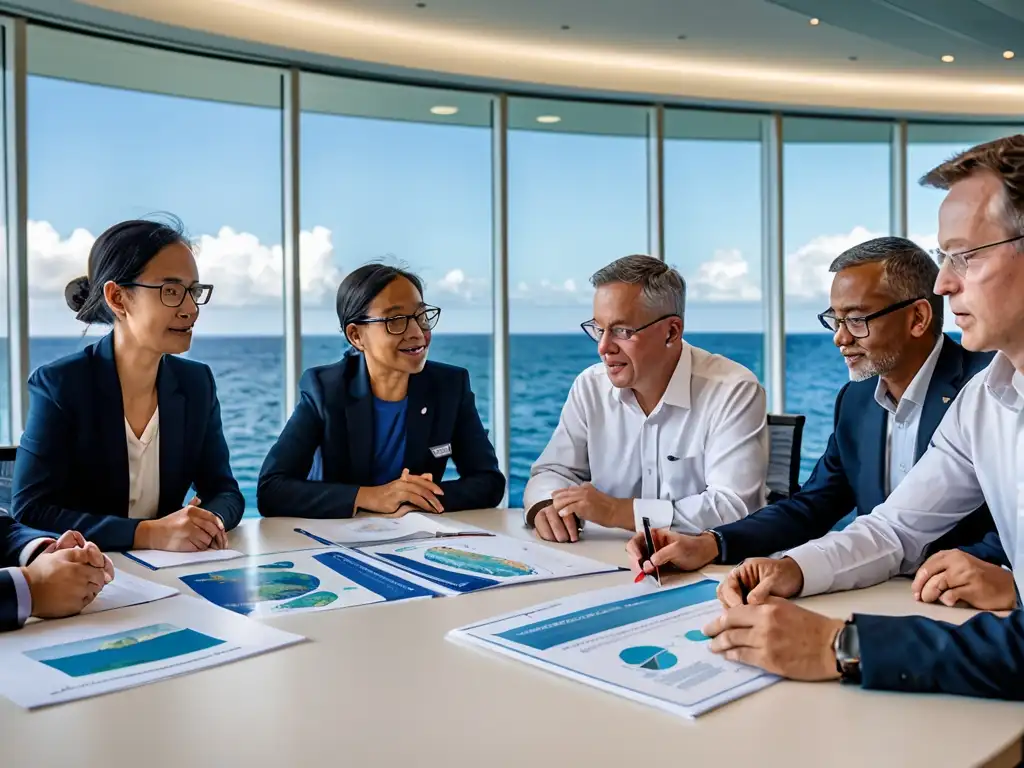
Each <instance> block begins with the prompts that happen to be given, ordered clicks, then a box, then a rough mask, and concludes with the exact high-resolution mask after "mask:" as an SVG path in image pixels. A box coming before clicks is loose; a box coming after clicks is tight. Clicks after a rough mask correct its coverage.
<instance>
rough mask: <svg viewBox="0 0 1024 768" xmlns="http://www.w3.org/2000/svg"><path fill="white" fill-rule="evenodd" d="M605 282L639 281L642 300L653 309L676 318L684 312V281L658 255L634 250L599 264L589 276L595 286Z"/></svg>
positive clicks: (633, 282)
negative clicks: (656, 256)
mask: <svg viewBox="0 0 1024 768" xmlns="http://www.w3.org/2000/svg"><path fill="white" fill-rule="evenodd" d="M609 283H627V284H629V285H639V286H640V287H641V289H642V295H643V298H644V301H645V302H646V303H647V306H648V307H649V308H650V309H653V310H654V311H655V312H668V313H672V314H676V315H679V317H680V318H682V317H683V316H684V315H685V314H686V281H685V280H683V276H682V275H680V274H679V273H678V272H677V271H676V270H675V269H674V268H672V267H670V266H669V265H668V264H666V263H665V262H663V261H662V260H661V259H656V258H654V257H653V256H648V255H646V254H643V253H634V254H632V255H630V256H623V257H622V258H621V259H616V260H615V261H613V262H612V263H611V264H608V265H607V266H604V267H601V269H599V270H597V272H595V273H594V274H593V275H591V277H590V284H591V285H593V286H594V287H595V288H600V287H601V286H602V285H608V284H609Z"/></svg>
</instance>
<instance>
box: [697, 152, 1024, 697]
mask: <svg viewBox="0 0 1024 768" xmlns="http://www.w3.org/2000/svg"><path fill="white" fill-rule="evenodd" d="M922 182H923V183H924V184H927V185H929V186H933V187H938V188H939V189H944V190H947V194H946V197H945V199H944V200H943V202H942V206H941V207H940V209H939V244H940V246H941V251H940V252H939V254H938V258H939V264H940V270H939V277H938V279H937V280H936V281H935V292H936V293H938V294H941V295H944V296H949V306H950V309H951V310H952V311H953V314H954V315H955V316H956V324H957V325H958V326H959V327H960V329H961V330H962V331H963V339H962V341H963V345H964V347H965V348H967V349H972V350H994V351H995V352H996V356H995V358H994V359H993V360H992V363H991V364H990V365H989V367H988V368H987V369H986V370H985V371H984V372H982V373H980V374H978V375H977V376H975V377H974V378H973V379H971V381H970V382H969V383H968V384H967V386H966V387H964V389H963V391H961V393H960V395H959V396H958V397H957V398H956V400H955V401H954V402H953V403H952V404H951V405H950V407H949V412H948V413H947V414H946V416H945V417H944V418H943V420H942V423H941V424H940V425H939V428H938V429H937V430H936V431H935V435H934V436H933V437H932V441H931V446H930V447H929V449H928V451H927V452H926V453H925V455H924V456H922V457H921V460H920V461H919V462H918V463H917V464H916V465H915V466H914V468H913V469H912V470H911V472H910V474H908V475H907V477H906V478H905V479H904V481H903V482H902V483H900V485H899V487H898V488H896V489H895V490H894V491H893V492H892V495H890V496H889V498H888V499H887V500H886V501H885V502H884V503H883V504H881V505H879V506H878V507H876V508H875V509H873V510H872V511H871V513H870V514H867V515H861V516H860V517H858V518H857V519H856V520H855V521H854V522H853V523H851V524H850V525H849V526H847V527H846V528H845V529H844V530H842V531H833V532H831V533H829V534H828V535H826V536H823V537H822V538H820V539H818V540H817V541H812V542H809V543H807V544H804V545H802V546H799V547H797V548H796V549H792V550H789V551H788V552H786V553H785V555H784V556H782V557H780V558H777V559H766V558H754V559H752V560H748V561H746V562H745V563H743V564H741V565H740V566H738V567H737V568H736V569H735V570H733V571H732V573H731V574H729V576H728V577H727V578H726V580H725V581H724V582H722V584H721V586H720V588H719V598H720V599H721V600H722V602H723V603H724V604H725V606H726V611H725V613H724V614H723V615H722V616H721V617H720V618H718V619H716V620H715V621H714V622H712V623H711V625H709V626H708V627H706V628H705V632H706V633H707V634H708V635H711V636H713V638H714V639H713V640H712V644H711V650H713V651H715V652H717V653H722V654H724V655H725V656H726V657H727V658H730V659H733V660H736V661H741V662H744V663H747V664H752V665H754V666H758V667H762V668H764V669H767V670H769V671H771V672H774V673H777V674H780V675H783V676H786V677H792V678H797V679H801V680H825V679H840V678H842V679H844V680H847V681H850V682H857V683H860V684H861V685H862V686H863V687H865V688H879V689H888V690H897V691H914V692H919V693H955V694H963V695H968V696H986V697H993V698H1005V699H1016V700H1020V699H1024V663H1022V659H1024V611H1022V610H1020V601H1019V600H1018V601H1017V605H1015V606H1014V608H1015V610H1013V611H1012V612H1011V613H1010V614H1009V615H1008V616H1006V617H1001V616H997V615H995V614H993V613H980V614H978V615H977V616H974V617H973V618H971V619H969V620H967V621H966V622H964V623H963V624H961V625H959V626H957V625H955V624H949V623H945V622H940V621H933V620H931V619H926V618H924V617H921V616H906V617H902V616H868V615H856V614H855V615H853V616H852V617H849V618H847V619H846V620H843V619H833V618H830V617H826V616H821V615H819V614H817V613H814V612H812V611H808V610H806V609H804V608H800V607H798V606H796V605H793V604H792V603H789V602H787V601H786V600H783V599H779V598H786V597H792V596H796V595H814V594H818V593H820V592H829V591H837V590H843V589H855V588H858V587H866V586H868V585H870V584H877V583H878V582H881V581H885V580H886V579H888V578H890V577H892V576H894V575H896V574H898V573H901V572H903V571H904V570H905V569H906V568H907V567H908V565H909V564H912V563H914V562H916V561H917V559H918V558H919V557H920V554H921V552H922V551H924V549H925V547H927V546H928V544H930V543H931V542H932V541H934V540H935V539H937V538H938V537H940V536H942V535H943V534H944V533H945V532H946V531H948V530H950V529H951V528H953V526H955V525H956V524H957V523H958V522H959V521H960V520H962V519H963V518H964V517H966V516H967V515H968V514H970V513H971V511H972V510H974V509H975V508H976V507H977V506H978V505H979V504H981V503H982V502H985V503H987V504H988V507H989V509H990V510H991V512H992V518H993V520H994V521H995V525H996V529H997V530H998V531H999V538H1000V540H1001V541H1002V545H1003V549H1004V550H1005V551H1006V554H1007V555H1008V557H1009V560H1010V563H1011V566H1012V568H1013V575H1014V580H1015V582H1016V585H1017V587H1018V588H1019V587H1020V586H1021V584H1022V583H1024V528H1022V522H1024V482H1022V478H1024V251H1022V247H1021V246H1022V243H1024V135H1016V136H1009V137H1007V138H1004V139H998V140H996V141H992V142H989V143H987V144H981V145H979V146H977V147H974V148H972V149H969V150H967V151H965V152H961V153H960V154H958V155H956V156H955V157H953V158H952V159H951V160H948V161H947V162H945V163H943V164H942V165H940V166H938V167H937V168H935V169H933V170H932V171H930V172H929V173H927V174H926V175H925V177H924V179H922ZM960 575H961V574H959V573H958V572H956V571H955V570H953V569H943V568H942V567H939V568H928V567H927V564H925V566H922V568H921V569H920V570H919V571H918V573H917V577H916V578H915V580H914V585H913V588H914V589H915V590H920V589H921V588H922V587H923V585H924V584H926V583H928V582H929V581H931V580H932V579H933V578H936V577H938V580H939V582H940V583H939V585H938V586H939V588H940V590H941V591H942V592H943V593H945V592H950V593H952V595H951V597H950V602H955V600H956V599H958V598H959V594H960V593H961V591H962V586H963V585H962V584H961V583H960ZM748 590H749V594H747V591H748ZM1018 592H1019V589H1018ZM745 595H746V599H744V597H745ZM776 596H777V597H776ZM944 602H946V601H944Z"/></svg>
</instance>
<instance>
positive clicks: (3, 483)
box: [0, 446, 18, 516]
mask: <svg viewBox="0 0 1024 768" xmlns="http://www.w3.org/2000/svg"><path fill="white" fill-rule="evenodd" d="M17 455H18V448H17V446H3V447H0V515H8V516H9V515H10V514H11V493H12V491H11V483H12V481H13V480H14V459H15V458H16V457H17Z"/></svg>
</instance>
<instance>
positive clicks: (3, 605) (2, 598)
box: [0, 512, 52, 632]
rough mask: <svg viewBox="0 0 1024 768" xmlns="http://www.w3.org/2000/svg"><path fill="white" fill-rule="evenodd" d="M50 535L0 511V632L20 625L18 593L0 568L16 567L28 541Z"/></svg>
mask: <svg viewBox="0 0 1024 768" xmlns="http://www.w3.org/2000/svg"><path fill="white" fill-rule="evenodd" d="M50 536H52V534H49V533H43V532H42V531H36V530H34V529H32V528H29V527H28V526H26V525H20V524H18V523H16V522H15V521H14V519H13V518H10V517H8V516H7V515H5V514H3V513H2V512H0V632H6V631H7V630H9V629H17V628H18V627H19V626H20V625H19V624H18V593H17V592H16V591H15V589H14V580H13V579H11V577H10V576H9V575H8V574H7V573H6V572H5V571H3V570H2V569H3V568H17V567H18V560H19V558H20V557H21V550H23V549H24V548H25V547H26V546H28V544H29V542H31V541H34V540H35V539H40V538H47V537H50Z"/></svg>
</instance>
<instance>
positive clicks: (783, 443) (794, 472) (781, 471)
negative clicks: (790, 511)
mask: <svg viewBox="0 0 1024 768" xmlns="http://www.w3.org/2000/svg"><path fill="white" fill-rule="evenodd" d="M806 420H807V418H806V417H805V416H794V415H790V414H775V413H769V414H768V445H769V452H768V477H767V481H766V485H767V486H768V503H769V504H774V503H775V502H777V501H779V500H780V499H786V498H789V497H790V496H792V495H793V494H794V493H796V492H797V491H799V490H800V443H801V440H802V439H803V434H804V422H805V421H806Z"/></svg>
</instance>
